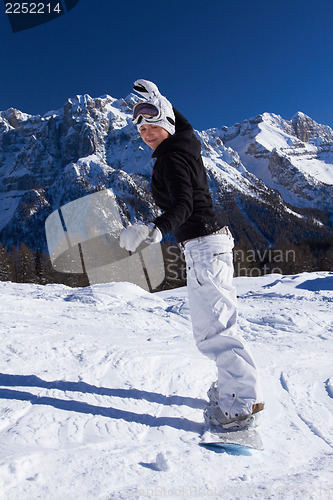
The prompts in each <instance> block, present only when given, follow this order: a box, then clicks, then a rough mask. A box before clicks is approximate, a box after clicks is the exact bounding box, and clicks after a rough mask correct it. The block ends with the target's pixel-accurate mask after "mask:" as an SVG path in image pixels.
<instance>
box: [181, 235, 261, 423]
mask: <svg viewBox="0 0 333 500" xmlns="http://www.w3.org/2000/svg"><path fill="white" fill-rule="evenodd" d="M233 246H234V240H233V237H232V235H231V233H230V231H229V229H228V228H227V227H226V228H225V234H211V235H208V236H203V237H201V238H195V239H192V240H189V241H187V242H186V244H185V248H184V253H185V259H186V266H187V288H188V297H189V306H190V314H191V319H192V328H193V334H194V338H195V341H196V344H197V347H198V349H199V350H200V351H201V352H202V353H203V354H204V355H206V356H208V357H209V358H210V359H213V360H214V361H215V362H216V366H217V370H218V396H219V406H220V408H221V410H222V411H223V412H224V413H228V415H229V416H230V418H235V416H237V415H239V416H246V415H249V414H250V413H252V406H253V404H254V403H258V402H260V401H261V392H260V383H259V376H258V371H257V368H256V366H255V363H254V361H253V358H252V355H251V354H250V352H249V349H248V347H247V346H246V345H245V343H244V340H243V339H242V337H241V336H240V335H239V334H238V332H237V297H236V290H235V288H234V287H233V285H232V279H233V272H234V268H233V255H232V249H233Z"/></svg>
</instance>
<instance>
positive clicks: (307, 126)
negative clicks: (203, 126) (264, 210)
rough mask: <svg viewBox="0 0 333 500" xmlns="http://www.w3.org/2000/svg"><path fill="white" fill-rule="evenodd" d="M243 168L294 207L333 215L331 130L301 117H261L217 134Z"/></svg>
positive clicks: (300, 114)
mask: <svg viewBox="0 0 333 500" xmlns="http://www.w3.org/2000/svg"><path fill="white" fill-rule="evenodd" d="M219 135H220V137H221V139H222V140H223V143H224V144H226V145H228V146H230V147H231V148H232V149H234V150H235V151H237V152H238V154H239V156H240V158H241V161H242V163H243V165H244V166H245V167H246V169H247V170H248V171H250V172H252V173H253V174H254V175H256V176H257V177H259V178H260V179H262V180H263V181H264V182H265V184H266V186H268V187H271V188H273V189H277V190H278V191H279V192H280V194H281V195H282V197H283V199H284V200H285V201H286V202H288V203H290V204H292V205H294V206H296V207H310V208H311V207H314V206H315V207H317V208H321V209H323V210H328V211H332V205H333V188H332V184H333V130H332V129H331V128H330V127H328V126H323V125H319V124H317V123H316V122H314V121H313V120H312V119H311V118H309V117H308V116H306V115H304V114H303V113H300V112H299V113H297V114H296V115H295V116H294V117H293V118H292V120H290V121H286V120H283V119H282V118H281V117H280V116H277V115H274V114H269V113H264V114H263V115H260V116H258V117H256V118H254V119H250V120H246V121H244V122H243V123H242V124H241V125H240V124H236V125H234V126H233V127H230V128H227V129H224V130H222V132H220V134H219Z"/></svg>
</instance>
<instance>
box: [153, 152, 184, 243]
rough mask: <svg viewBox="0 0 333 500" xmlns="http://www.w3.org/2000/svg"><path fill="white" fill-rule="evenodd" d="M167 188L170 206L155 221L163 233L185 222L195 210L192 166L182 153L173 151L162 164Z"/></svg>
mask: <svg viewBox="0 0 333 500" xmlns="http://www.w3.org/2000/svg"><path fill="white" fill-rule="evenodd" d="M161 175H162V176H163V180H164V185H165V189H166V190H167V194H168V197H169V199H170V205H169V207H168V208H167V209H166V210H165V211H164V213H163V214H162V215H160V216H159V217H157V218H156V219H155V221H154V223H155V225H156V226H157V227H158V228H159V229H160V231H161V232H162V234H163V235H164V234H167V233H170V232H173V231H174V230H175V229H176V228H177V227H179V226H180V225H181V224H183V223H184V222H185V221H186V220H187V219H188V217H189V216H190V215H191V213H192V211H193V187H192V182H191V168H190V166H189V165H188V163H187V162H186V160H185V159H184V158H182V156H181V155H179V154H177V153H171V154H169V155H167V156H166V157H165V158H163V162H162V165H161Z"/></svg>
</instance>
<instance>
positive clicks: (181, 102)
mask: <svg viewBox="0 0 333 500" xmlns="http://www.w3.org/2000/svg"><path fill="white" fill-rule="evenodd" d="M0 53H1V79H0V110H6V109H8V108H9V107H15V108H17V109H20V110H21V111H24V112H27V113H32V114H44V113H46V112H47V111H49V110H52V109H58V108H60V107H61V106H62V105H63V103H64V102H65V101H66V99H67V98H68V97H71V96H75V95H76V94H84V93H87V94H90V95H91V96H92V97H98V96H101V95H104V94H110V95H112V96H113V97H117V98H119V97H125V96H126V95H128V94H129V93H130V92H131V87H132V82H133V81H134V80H135V79H137V78H146V79H150V80H152V81H154V82H155V83H156V84H157V85H158V86H159V88H160V90H161V92H162V93H163V94H164V95H166V96H167V97H168V98H169V99H170V100H171V102H172V103H173V104H174V106H175V107H177V108H178V109H179V110H180V111H182V112H183V114H185V115H186V116H187V117H188V119H189V120H190V121H191V123H192V124H193V126H194V127H195V128H196V129H199V130H202V129H205V128H209V127H220V126H222V125H233V124H234V123H236V122H241V121H242V120H244V119H246V118H250V117H252V116H256V115H258V114H260V113H263V112H265V111H268V112H272V113H276V114H279V115H281V116H282V117H283V118H285V119H290V118H291V117H292V116H293V115H294V114H295V113H296V112H297V111H303V112H304V113H306V114H308V115H309V116H311V117H312V118H313V119H315V120H316V121H318V122H320V123H323V124H326V125H330V126H331V127H333V1H332V0H230V1H226V0H200V1H198V0H164V1H158V0H140V1H138V2H136V1H133V0H131V1H130V0H117V1H115V0H80V1H79V3H78V4H77V6H76V7H74V8H73V9H72V10H71V11H70V12H68V13H67V14H65V15H64V16H62V17H60V18H59V19H56V20H54V21H50V22H49V23H46V24H44V25H41V26H38V27H35V28H32V29H29V30H26V31H21V32H18V33H12V32H11V28H10V24H9V21H8V18H7V16H6V15H5V8H4V4H3V3H2V2H1V3H0Z"/></svg>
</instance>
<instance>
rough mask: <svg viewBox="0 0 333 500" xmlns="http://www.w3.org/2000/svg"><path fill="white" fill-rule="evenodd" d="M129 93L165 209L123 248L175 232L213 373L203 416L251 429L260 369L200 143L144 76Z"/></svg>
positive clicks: (133, 231)
mask: <svg viewBox="0 0 333 500" xmlns="http://www.w3.org/2000/svg"><path fill="white" fill-rule="evenodd" d="M133 88H134V90H135V91H137V92H138V93H140V94H141V95H142V96H143V97H145V99H146V100H145V101H143V102H140V103H138V104H137V105H136V106H135V107H134V110H133V121H134V123H135V124H136V125H137V128H138V130H139V132H140V135H141V138H142V139H143V141H144V142H145V143H146V144H147V145H148V146H149V147H150V148H151V149H153V150H154V152H153V158H156V163H155V166H154V171H153V174H152V183H151V188H152V194H153V197H154V200H155V202H156V204H157V205H158V206H159V207H160V208H161V209H162V211H163V213H162V215H160V216H159V217H157V218H156V219H155V220H154V221H153V222H150V223H148V224H147V225H144V224H135V225H132V226H129V227H128V228H127V229H125V230H124V231H123V232H122V234H121V236H120V245H121V246H122V247H123V248H126V249H127V250H129V251H132V252H133V251H135V250H136V248H137V247H138V246H139V244H140V243H142V242H143V241H147V242H150V243H157V242H159V241H161V239H162V237H163V235H165V234H167V233H170V232H172V233H173V234H174V236H175V239H176V241H177V243H178V244H179V245H180V247H181V248H182V249H183V250H184V254H185V260H186V266H187V288H188V297H189V305H190V314H191V319H192V327H193V334H194V338H195V341H196V344H197V347H198V349H199V350H200V351H201V352H202V353H203V354H205V355H206V356H208V357H209V358H211V359H213V360H214V361H215V363H216V366H217V370H218V380H217V381H216V382H214V383H213V384H212V385H211V387H210V389H209V391H208V396H209V399H210V404H209V405H208V406H207V407H206V408H205V411H204V416H205V420H206V422H207V423H208V424H209V425H213V426H222V427H225V428H227V427H248V426H250V425H254V424H257V422H258V420H257V418H256V417H257V413H258V412H259V411H260V410H262V409H263V407H264V404H263V403H262V402H261V394H260V387H259V376H258V371H257V368H256V366H255V363H254V361H253V358H252V356H251V354H250V352H249V350H248V348H247V347H246V346H245V344H244V341H243V339H242V338H241V337H240V336H239V334H238V332H237V300H236V293H235V289H234V287H233V286H232V278H233V260H232V249H233V245H234V241H233V237H232V235H231V233H230V231H229V229H228V227H226V226H224V225H223V222H222V221H220V220H219V218H218V217H217V215H216V214H215V212H214V209H213V202H212V198H211V195H210V192H209V187H208V181H207V176H206V171H205V168H204V165H203V161H202V158H201V145H200V141H199V140H198V139H197V138H196V137H195V134H194V130H193V128H192V126H191V125H190V124H189V122H188V121H187V120H186V119H185V118H184V117H183V116H182V115H181V114H180V113H179V112H178V111H177V110H176V109H174V108H173V107H172V105H171V104H170V102H169V101H168V100H167V99H166V98H165V97H164V96H162V95H161V94H160V92H159V90H158V88H157V87H156V85H155V84H153V83H152V82H149V81H147V80H137V81H136V82H135V84H134V87H133Z"/></svg>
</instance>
